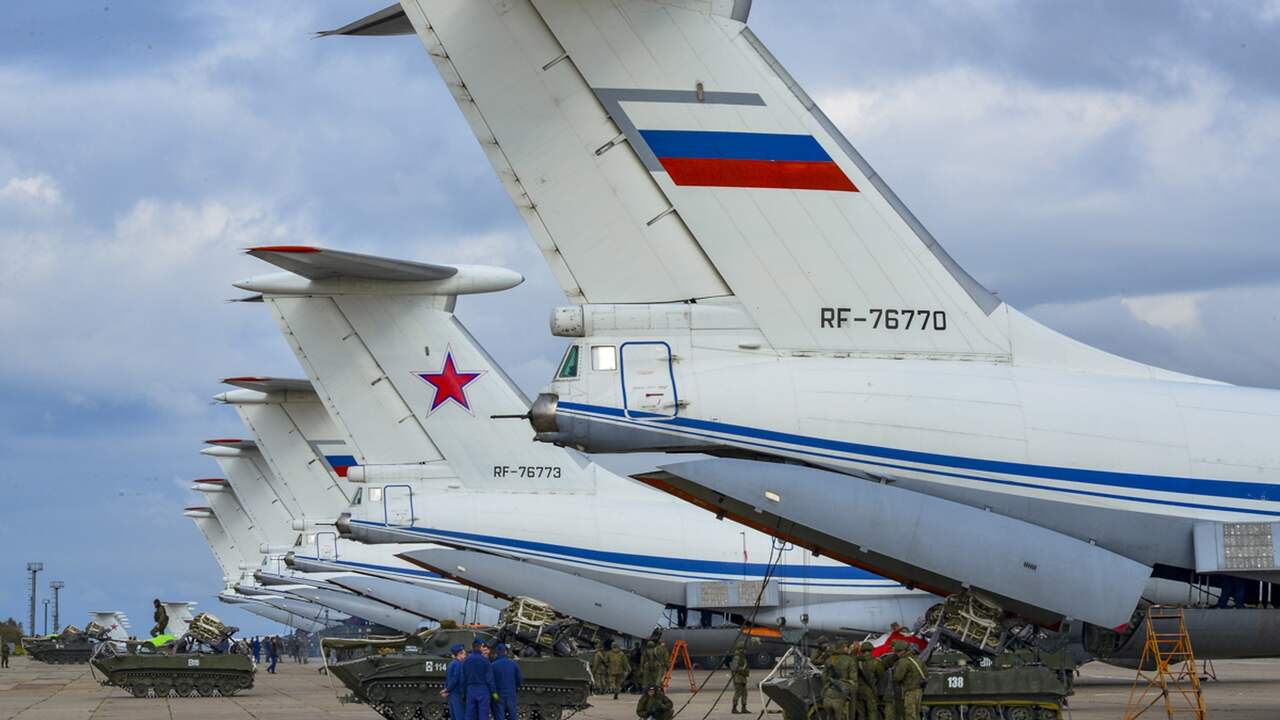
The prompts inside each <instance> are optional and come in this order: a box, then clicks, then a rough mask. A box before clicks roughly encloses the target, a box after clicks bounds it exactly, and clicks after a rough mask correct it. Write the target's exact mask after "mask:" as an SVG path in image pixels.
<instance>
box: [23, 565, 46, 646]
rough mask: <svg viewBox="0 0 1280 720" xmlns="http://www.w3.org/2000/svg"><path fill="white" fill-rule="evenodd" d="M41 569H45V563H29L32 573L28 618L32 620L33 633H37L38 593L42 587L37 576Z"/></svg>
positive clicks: (28, 569) (29, 570) (28, 566)
mask: <svg viewBox="0 0 1280 720" xmlns="http://www.w3.org/2000/svg"><path fill="white" fill-rule="evenodd" d="M41 570H44V563H42V562H29V563H27V572H29V573H31V614H30V616H29V617H28V620H29V621H30V627H31V634H32V635H35V634H36V594H37V591H38V590H39V589H40V586H39V585H37V584H36V576H37V575H39V574H40V571H41Z"/></svg>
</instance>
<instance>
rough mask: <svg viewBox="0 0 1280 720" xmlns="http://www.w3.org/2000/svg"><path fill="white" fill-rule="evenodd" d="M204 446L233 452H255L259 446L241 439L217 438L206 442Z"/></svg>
mask: <svg viewBox="0 0 1280 720" xmlns="http://www.w3.org/2000/svg"><path fill="white" fill-rule="evenodd" d="M204 444H205V445H212V446H214V447H220V448H230V449H232V450H254V449H256V448H257V447H258V444H257V443H255V442H254V441H252V440H244V439H241V438H215V439H213V440H205V441H204Z"/></svg>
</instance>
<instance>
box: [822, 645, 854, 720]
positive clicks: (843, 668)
mask: <svg viewBox="0 0 1280 720" xmlns="http://www.w3.org/2000/svg"><path fill="white" fill-rule="evenodd" d="M827 667H828V668H829V669H830V670H831V672H832V674H834V675H835V676H836V677H837V678H839V679H840V680H842V681H844V683H845V684H846V685H847V686H848V688H847V689H848V692H849V699H848V703H849V704H848V707H847V709H846V710H845V713H846V714H845V717H848V718H852V717H853V713H854V710H855V709H856V706H857V701H858V661H857V660H855V659H854V657H853V655H852V654H851V651H850V647H849V646H848V645H847V644H845V643H841V642H836V643H834V644H833V645H832V647H831V655H830V657H828V658H827Z"/></svg>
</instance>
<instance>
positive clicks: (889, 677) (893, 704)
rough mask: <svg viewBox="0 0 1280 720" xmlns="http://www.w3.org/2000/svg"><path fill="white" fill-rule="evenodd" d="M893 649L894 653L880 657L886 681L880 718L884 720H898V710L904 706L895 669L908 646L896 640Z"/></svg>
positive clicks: (882, 692)
mask: <svg viewBox="0 0 1280 720" xmlns="http://www.w3.org/2000/svg"><path fill="white" fill-rule="evenodd" d="M891 647H892V648H893V651H892V652H889V653H885V654H884V655H882V656H881V657H880V663H881V665H883V666H884V680H883V681H882V684H881V688H880V717H881V718H883V719H884V720H897V718H899V717H901V716H900V714H899V713H898V709H899V708H900V707H901V706H902V695H901V694H899V693H898V686H897V684H896V683H895V682H894V681H893V668H894V667H895V666H896V665H897V663H898V658H900V657H902V654H903V651H905V650H906V647H907V644H906V643H905V642H903V641H901V640H894V641H893V644H892V645H891Z"/></svg>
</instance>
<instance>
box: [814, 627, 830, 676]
mask: <svg viewBox="0 0 1280 720" xmlns="http://www.w3.org/2000/svg"><path fill="white" fill-rule="evenodd" d="M830 646H831V641H830V640H828V639H827V636H826V635H819V636H818V645H817V647H815V648H814V649H812V650H810V651H809V662H811V663H813V664H814V665H816V666H817V667H818V669H822V664H823V663H825V662H826V661H827V649H828V648H829V647H830Z"/></svg>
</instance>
